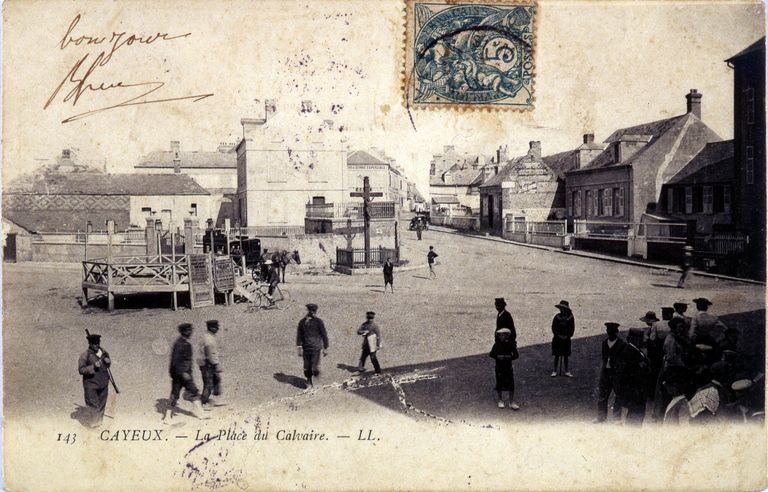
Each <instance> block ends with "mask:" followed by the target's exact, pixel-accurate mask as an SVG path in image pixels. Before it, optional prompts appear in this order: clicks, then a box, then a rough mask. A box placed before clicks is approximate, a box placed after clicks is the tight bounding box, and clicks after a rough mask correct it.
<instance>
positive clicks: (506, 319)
mask: <svg viewBox="0 0 768 492" xmlns="http://www.w3.org/2000/svg"><path fill="white" fill-rule="evenodd" d="M494 305H495V306H496V313H497V314H496V330H495V331H494V333H493V341H494V344H495V343H496V342H500V341H501V340H500V338H499V332H502V330H503V333H506V332H507V330H508V331H509V334H507V335H505V336H504V338H505V340H504V343H505V344H509V345H510V346H511V348H512V350H511V352H512V354H511V360H516V359H517V358H518V357H519V356H520V354H519V353H518V351H517V332H516V331H515V321H514V320H513V319H512V315H511V314H509V311H507V302H506V301H505V300H504V298H503V297H497V298H496V299H495V300H494ZM508 371H509V373H508V374H507V376H506V377H507V378H508V381H507V382H508V383H509V388H510V389H509V408H511V409H512V410H519V409H520V405H518V404H517V403H516V402H515V399H514V396H515V374H514V372H513V370H512V366H511V364H510V366H509V368H508Z"/></svg>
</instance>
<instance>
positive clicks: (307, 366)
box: [296, 304, 328, 387]
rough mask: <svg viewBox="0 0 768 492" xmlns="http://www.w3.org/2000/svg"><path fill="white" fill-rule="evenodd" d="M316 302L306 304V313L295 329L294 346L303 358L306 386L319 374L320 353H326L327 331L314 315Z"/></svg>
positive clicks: (321, 321) (310, 384)
mask: <svg viewBox="0 0 768 492" xmlns="http://www.w3.org/2000/svg"><path fill="white" fill-rule="evenodd" d="M316 314H317V304H307V314H306V316H304V318H302V319H301V321H299V327H298V329H297V330H296V348H297V351H298V353H299V357H302V358H303V359H304V377H306V378H307V385H306V387H310V386H312V384H313V381H312V378H313V377H317V376H319V375H320V353H321V352H322V354H323V357H325V356H326V355H328V333H327V332H326V331H325V324H324V323H323V320H321V319H320V318H318V317H317V316H316Z"/></svg>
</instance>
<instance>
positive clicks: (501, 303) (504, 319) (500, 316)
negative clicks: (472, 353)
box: [493, 297, 517, 343]
mask: <svg viewBox="0 0 768 492" xmlns="http://www.w3.org/2000/svg"><path fill="white" fill-rule="evenodd" d="M493 304H494V306H496V313H497V314H496V330H495V332H494V339H495V338H496V334H497V333H498V332H499V330H501V329H504V328H507V329H509V330H510V332H511V338H512V341H513V342H515V343H517V332H516V331H515V321H514V320H513V319H512V315H511V314H509V311H507V301H505V300H504V298H503V297H497V298H496V299H495V300H494V301H493Z"/></svg>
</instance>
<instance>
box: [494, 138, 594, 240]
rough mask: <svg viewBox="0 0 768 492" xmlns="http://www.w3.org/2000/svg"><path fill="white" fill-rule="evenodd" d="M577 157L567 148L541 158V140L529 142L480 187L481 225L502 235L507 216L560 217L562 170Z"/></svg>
mask: <svg viewBox="0 0 768 492" xmlns="http://www.w3.org/2000/svg"><path fill="white" fill-rule="evenodd" d="M601 150H602V149H601ZM578 156H579V151H578V150H570V151H566V152H560V153H557V154H552V155H549V156H544V157H542V156H541V142H530V144H529V149H528V153H527V154H526V155H524V156H520V157H515V158H513V159H510V160H507V161H506V162H505V163H504V164H503V167H501V169H500V170H499V171H498V173H497V174H495V175H494V176H492V177H489V178H488V179H487V180H486V181H485V182H484V183H483V184H482V185H481V186H480V202H481V207H480V224H481V227H482V228H484V229H488V230H490V231H491V232H493V233H495V234H502V233H503V230H504V221H505V220H506V219H505V218H506V217H507V216H513V217H524V218H525V219H526V220H528V221H546V220H556V219H562V218H564V217H565V172H566V171H568V170H570V169H573V168H574V167H575V166H576V160H577V159H578Z"/></svg>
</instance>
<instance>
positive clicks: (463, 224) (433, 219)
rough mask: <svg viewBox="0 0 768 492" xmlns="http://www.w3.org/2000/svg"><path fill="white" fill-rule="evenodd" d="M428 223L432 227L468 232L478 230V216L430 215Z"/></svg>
mask: <svg viewBox="0 0 768 492" xmlns="http://www.w3.org/2000/svg"><path fill="white" fill-rule="evenodd" d="M429 223H430V224H434V225H442V226H447V227H453V228H455V229H463V230H470V231H477V230H480V216H479V215H443V214H431V215H430V217H429Z"/></svg>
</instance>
